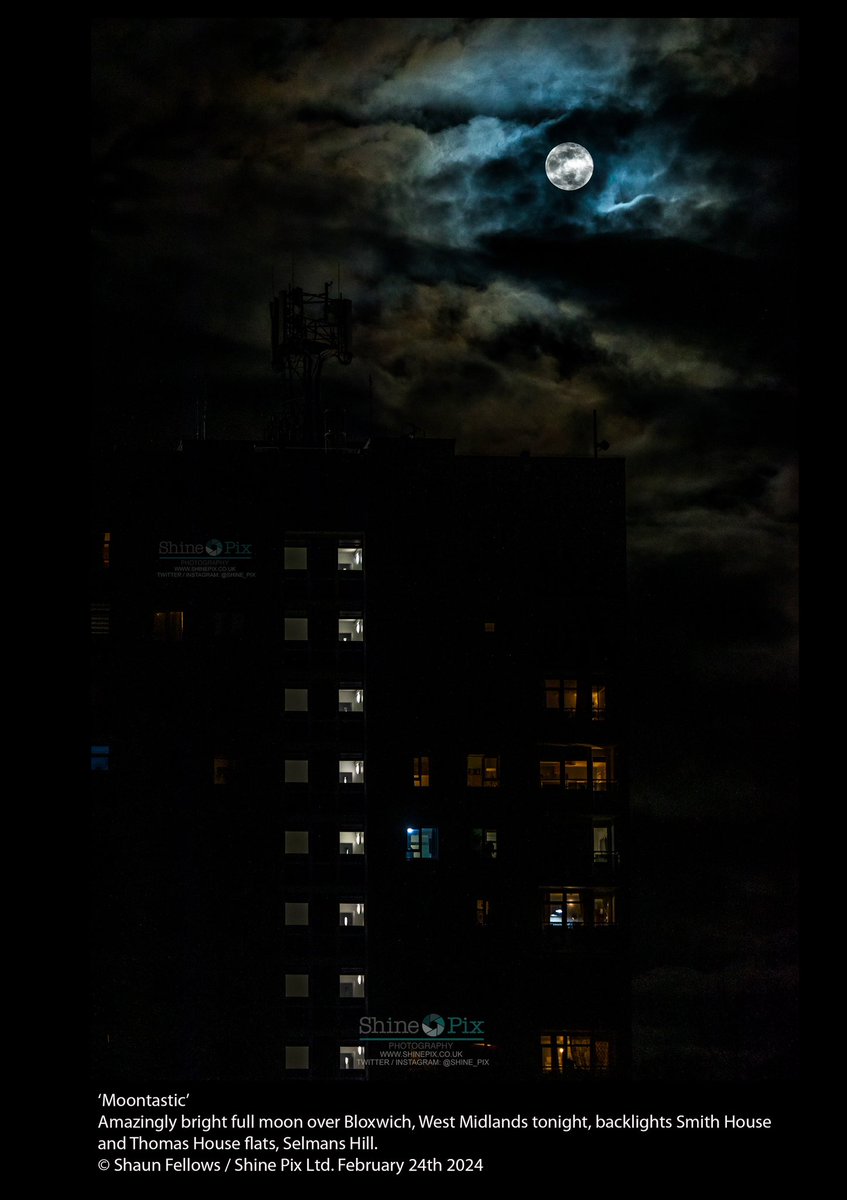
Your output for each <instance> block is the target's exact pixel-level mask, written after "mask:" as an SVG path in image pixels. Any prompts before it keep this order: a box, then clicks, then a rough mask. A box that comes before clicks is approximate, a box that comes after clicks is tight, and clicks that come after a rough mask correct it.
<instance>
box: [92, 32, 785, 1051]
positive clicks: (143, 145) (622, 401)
mask: <svg viewBox="0 0 847 1200" xmlns="http://www.w3.org/2000/svg"><path fill="white" fill-rule="evenodd" d="M795 42H796V26H795V23H794V22H793V21H792V20H788V19H782V18H678V17H675V18H561V19H560V18H450V17H430V18H423V17H419V18H341V19H335V18H315V19H307V18H256V17H253V18H232V17H229V18H220V19H214V18H143V19H142V18H99V19H97V20H96V21H95V24H94V32H93V65H94V118H93V134H94V150H95V197H94V198H95V225H94V229H95V233H94V239H95V240H94V254H95V258H94V263H95V272H94V277H95V316H96V322H97V324H96V335H97V336H96V346H95V435H96V438H97V440H98V444H103V445H107V446H108V445H112V444H114V443H115V442H130V443H133V444H141V445H150V444H159V445H167V444H170V445H173V444H175V442H176V440H177V439H178V438H179V437H180V436H183V435H187V434H188V435H190V434H191V432H192V430H193V428H194V420H195V413H196V409H197V404H198V398H203V399H204V400H205V402H206V404H207V408H208V429H209V432H210V434H211V435H213V436H261V435H262V433H263V432H264V429H265V427H266V423H267V416H268V412H269V410H270V409H272V408H273V405H274V402H275V390H274V389H275V386H276V384H275V380H274V377H273V375H272V373H271V372H270V369H269V363H268V357H269V355H268V345H267V337H268V333H267V307H266V304H267V299H268V296H269V293H270V291H271V286H272V279H275V282H276V286H277V287H279V286H280V285H281V284H284V283H286V282H287V281H288V280H289V279H290V278H292V277H293V278H294V279H295V281H297V282H300V283H302V284H304V285H305V286H306V287H307V288H312V287H314V288H319V287H321V286H322V284H323V282H324V281H325V280H334V281H335V282H336V284H337V282H338V276H339V271H340V272H341V275H342V279H343V287H344V291H345V294H346V295H349V296H351V297H352V298H353V301H354V306H355V314H356V317H355V319H356V327H355V349H356V357H355V359H354V363H353V365H352V366H351V367H349V368H346V369H345V368H341V367H340V366H338V365H337V364H331V365H329V366H328V367H327V369H326V371H325V372H324V387H325V389H326V394H327V395H330V394H332V392H333V389H335V395H336V396H338V397H341V398H343V399H344V402H345V403H346V404H347V405H348V406H349V407H350V409H351V410H352V413H353V416H354V417H355V416H356V415H358V419H359V421H360V422H363V423H364V422H367V421H368V420H370V419H371V416H373V417H374V418H375V419H376V421H377V422H378V424H379V425H380V426H381V427H383V428H386V429H389V430H395V431H398V430H406V429H408V428H409V427H410V426H415V427H417V428H419V429H423V430H425V431H426V432H427V433H428V434H429V435H431V436H448V437H456V438H457V439H458V444H459V448H460V449H462V450H464V451H467V452H482V453H508V454H514V453H517V452H518V451H523V450H527V451H530V452H532V453H541V454H543V453H561V454H569V453H578V454H584V453H588V452H590V449H591V436H592V411H593V410H596V411H597V413H598V418H599V422H600V429H601V436H603V437H605V438H607V439H608V440H609V442H611V443H612V452H613V453H616V454H622V455H625V456H626V458H627V461H628V478H629V503H630V554H631V596H632V628H633V637H632V658H633V674H634V677H635V678H636V679H637V680H638V689H639V697H640V700H639V704H638V706H637V710H636V711H637V715H636V725H635V729H634V735H635V736H634V738H633V752H634V757H635V760H636V763H635V765H636V768H637V769H636V771H635V775H634V788H635V791H634V799H635V803H636V806H637V808H638V809H639V811H641V812H652V813H654V814H658V815H662V814H663V815H664V817H665V818H667V819H668V820H671V819H676V817H677V816H678V815H679V814H680V813H681V814H683V815H684V816H685V818H686V819H687V820H693V819H695V817H696V818H697V819H706V820H708V819H712V820H713V821H714V822H716V823H718V824H723V825H726V824H729V825H731V826H732V827H733V828H735V829H737V830H740V829H743V828H745V827H748V826H751V825H755V824H756V823H757V822H759V821H760V820H761V817H762V813H763V809H764V808H765V807H766V806H767V805H766V801H765V799H764V798H765V797H767V803H768V804H770V805H772V806H773V807H775V808H776V809H777V810H779V811H780V812H782V811H784V810H785V808H786V806H787V804H788V802H789V797H790V795H791V788H792V783H791V771H790V767H789V764H788V763H787V761H786V755H787V748H788V747H790V745H791V744H792V743H791V737H792V734H791V717H790V707H791V706H790V697H791V686H792V679H793V663H794V642H793V638H794V584H793V572H794V561H795V546H794V530H793V524H792V520H793V515H794V507H795V468H794V455H793V445H794V428H793V420H794V418H793V411H794V404H795V386H796V366H795V358H794V329H795V324H796V294H797V291H796V284H795V278H794V266H793V262H794V251H793V244H794V238H795V235H796V217H795V198H794V193H795V188H796V145H795V134H794V127H795V116H794V113H795V91H796V65H795V58H796V45H795ZM561 141H576V142H578V143H580V144H582V145H585V146H586V147H587V148H588V149H589V151H590V153H591V154H592V156H593V159H594V163H595V173H594V176H593V177H592V179H591V181H590V183H589V185H588V186H587V187H585V188H583V189H581V190H579V191H577V192H572V193H565V192H562V191H560V190H559V189H557V188H554V187H553V186H551V185H550V183H549V182H548V180H547V179H546V177H545V175H544V171H543V164H544V159H545V157H546V154H547V152H548V151H549V149H550V148H551V147H552V146H553V145H555V144H557V143H558V142H561ZM371 391H372V400H371ZM774 764H778V768H777V766H775V765H774ZM717 859H718V860H719V859H720V855H718V856H717ZM716 869H717V870H718V873H719V875H720V871H721V870H723V871H724V880H725V881H729V882H730V883H731V884H732V886H735V885H736V883H737V882H738V881H739V879H740V878H741V874H742V867H741V866H739V865H738V864H735V863H733V864H728V863H727V862H726V861H724V864H723V868H721V867H720V865H718V867H717V868H716ZM685 911H687V912H688V913H689V915H691V914H694V917H693V918H692V919H696V913H697V911H701V910H698V909H697V906H696V904H695V902H694V901H693V900H692V903H691V904H690V905H688V907H687V909H686V910H685ZM695 923H696V920H695ZM657 945H658V943H655V942H654V946H657ZM771 950H772V947H771V949H768V950H766V951H765V950H764V949H763V953H765V958H766V966H764V967H762V973H761V974H760V975H756V971H757V970H758V967H756V966H755V963H760V960H759V959H758V958H756V953H754V951H753V950H752V949H749V948H748V950H745V948H744V944H743V941H739V942H738V943H737V944H736V946H735V950H734V954H735V961H736V964H737V969H738V979H741V980H744V979H747V980H748V983H749V978H750V977H749V972H748V974H745V971H748V968H749V971H752V972H753V974H754V975H756V977H757V978H761V979H762V980H771V981H772V982H773V986H774V988H776V987H777V981H778V980H780V979H782V978H783V975H782V974H781V971H782V967H781V966H779V965H778V964H776V965H775V963H774V961H773V956H772V955H771ZM745 956H746V957H745ZM745 962H746V964H747V966H746V967H745V966H744V964H745ZM751 964H754V965H751ZM760 965H761V964H760ZM734 969H735V968H733V970H734ZM697 970H698V968H697V964H696V962H695V961H694V960H693V959H689V960H685V961H683V962H681V963H677V962H676V961H673V960H672V959H671V958H669V957H668V956H667V955H665V954H664V951H663V950H662V952H660V951H659V949H657V950H656V955H655V956H654V960H653V961H651V963H650V964H649V967H646V968H645V974H644V976H643V979H642V987H643V995H644V996H645V997H646V998H648V999H649V1000H650V1003H653V1002H654V1001H655V1000H656V997H657V996H658V995H659V993H666V992H667V990H668V988H671V989H673V988H677V989H679V990H680V992H681V993H682V992H685V993H686V994H690V995H691V996H696V995H697V994H698V988H699V987H700V984H699V983H698V980H700V982H702V980H701V979H700V976H698V974H697ZM723 970H724V969H723V968H721V969H720V971H723ZM720 971H718V975H717V976H716V975H714V973H709V972H707V975H708V980H707V982H708V987H712V986H713V985H714V986H715V987H716V986H717V983H716V982H715V981H716V979H718V977H720V978H721V979H723V980H724V983H723V984H721V986H726V987H729V984H728V983H726V974H725V971H724V974H723V975H721V974H720ZM704 978H705V977H704ZM704 986H706V984H704ZM733 986H734V985H733ZM768 986H770V985H769V984H767V983H762V987H764V988H765V989H767V987H768ZM739 987H741V988H742V989H743V988H747V994H752V993H751V991H750V987H752V984H751V985H750V987H748V984H747V983H740V984H739ZM700 990H701V992H702V989H700ZM730 990H731V989H730ZM753 990H754V991H755V989H753ZM733 994H735V993H733ZM774 1020H776V1017H774ZM648 1024H649V1022H646V1023H645V1029H646V1028H647V1025H648ZM650 1036H652V1035H650ZM680 1036H681V1035H680ZM674 1037H675V1038H676V1035H674ZM645 1038H647V1034H646V1033H645ZM678 1040H679V1039H678V1038H677V1041H678ZM651 1053H652V1052H651ZM709 1053H710V1051H709ZM763 1053H764V1052H762V1053H761V1054H760V1052H759V1051H758V1050H757V1051H755V1053H753V1052H751V1055H752V1056H751V1057H748V1058H745V1065H744V1067H743V1070H744V1071H746V1072H748V1073H749V1072H754V1071H755V1069H756V1068H755V1064H756V1063H759V1065H760V1066H761V1067H762V1069H763V1070H764V1069H765V1068H764V1066H763V1065H762V1064H763V1063H764V1057H763V1056H762V1055H763ZM703 1054H707V1048H706V1046H705V1042H704V1041H703V1039H702V1038H700V1040H696V1039H695V1040H694V1041H692V1042H691V1046H690V1057H691V1061H692V1062H693V1063H697V1062H702V1061H704V1060H703V1057H702V1056H703ZM657 1056H658V1057H657ZM757 1056H758V1057H757ZM765 1057H766V1056H765ZM653 1058H654V1061H655V1062H658V1061H659V1059H660V1058H661V1052H660V1050H659V1049H658V1048H656V1049H655V1054H654V1055H653ZM771 1066H773V1063H771ZM721 1069H723V1068H721ZM767 1069H768V1070H770V1069H771V1067H768V1068H767ZM774 1069H775V1068H774Z"/></svg>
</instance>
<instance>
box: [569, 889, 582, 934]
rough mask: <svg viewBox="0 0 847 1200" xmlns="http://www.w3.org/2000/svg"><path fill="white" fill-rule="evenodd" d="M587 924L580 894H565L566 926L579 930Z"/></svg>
mask: <svg viewBox="0 0 847 1200" xmlns="http://www.w3.org/2000/svg"><path fill="white" fill-rule="evenodd" d="M584 924H585V917H584V911H583V907H582V895H581V893H580V892H565V925H566V926H567V928H568V929H578V928H579V927H580V926H581V925H584Z"/></svg>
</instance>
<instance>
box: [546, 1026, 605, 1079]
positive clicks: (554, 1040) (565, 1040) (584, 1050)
mask: <svg viewBox="0 0 847 1200" xmlns="http://www.w3.org/2000/svg"><path fill="white" fill-rule="evenodd" d="M611 1067H612V1039H611V1037H610V1036H609V1034H593V1033H579V1032H574V1033H543V1034H542V1035H541V1070H542V1071H543V1073H544V1074H545V1075H561V1076H562V1077H563V1078H564V1077H566V1076H569V1075H577V1074H582V1075H586V1074H591V1075H593V1074H603V1073H604V1072H606V1071H609V1070H611Z"/></svg>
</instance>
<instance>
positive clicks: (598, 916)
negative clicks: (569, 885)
mask: <svg viewBox="0 0 847 1200" xmlns="http://www.w3.org/2000/svg"><path fill="white" fill-rule="evenodd" d="M615 923H616V921H615V894H614V892H613V891H610V890H608V889H594V888H581V889H577V888H573V889H572V890H570V891H568V890H567V889H566V888H562V889H560V890H559V889H557V890H553V891H545V893H544V924H545V926H547V927H549V928H551V929H584V928H585V927H586V926H587V925H593V926H594V927H595V928H608V927H609V926H612V925H614V924H615Z"/></svg>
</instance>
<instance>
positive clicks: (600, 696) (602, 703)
mask: <svg viewBox="0 0 847 1200" xmlns="http://www.w3.org/2000/svg"><path fill="white" fill-rule="evenodd" d="M605 719H606V685H605V683H594V684H592V685H591V720H592V721H605Z"/></svg>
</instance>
